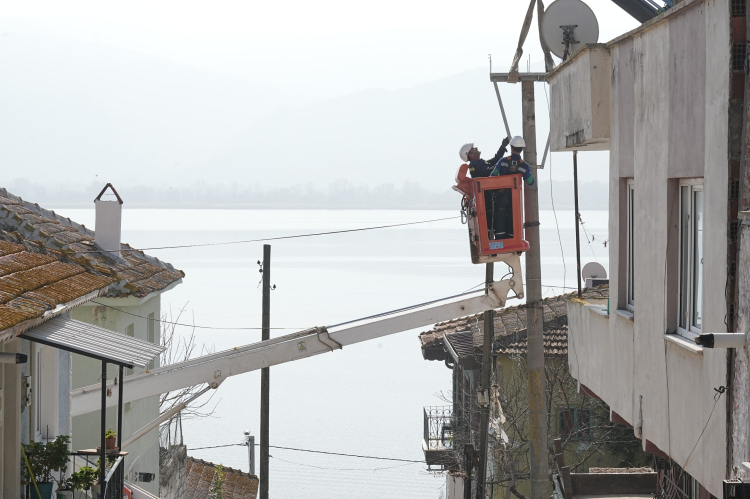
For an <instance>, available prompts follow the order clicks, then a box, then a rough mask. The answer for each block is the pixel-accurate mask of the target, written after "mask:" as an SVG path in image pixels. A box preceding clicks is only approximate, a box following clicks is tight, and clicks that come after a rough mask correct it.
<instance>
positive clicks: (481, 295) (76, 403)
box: [71, 253, 523, 416]
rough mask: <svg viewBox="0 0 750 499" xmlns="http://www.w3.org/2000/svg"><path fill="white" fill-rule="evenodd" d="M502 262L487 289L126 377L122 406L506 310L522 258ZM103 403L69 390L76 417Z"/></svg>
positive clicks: (519, 285) (519, 289)
mask: <svg viewBox="0 0 750 499" xmlns="http://www.w3.org/2000/svg"><path fill="white" fill-rule="evenodd" d="M503 261H505V262H506V263H507V264H508V266H510V267H511V269H512V276H511V277H510V278H509V279H506V280H502V281H498V282H493V283H492V284H491V285H490V286H489V287H488V289H487V290H485V291H475V292H471V293H464V294H461V295H457V296H453V297H449V298H445V299H442V300H437V301H433V302H428V303H424V304H421V305H415V306H412V307H407V308H403V309H400V310H395V311H393V312H387V313H384V314H379V315H375V316H372V317H367V318H364V319H358V320H356V321H352V322H347V323H343V324H338V325H335V326H327V327H322V326H321V327H313V328H310V329H306V330H304V331H299V332H296V333H292V334H288V335H285V336H280V337H278V338H272V339H270V340H266V341H261V342H258V343H252V344H250V345H246V346H241V347H235V348H233V349H231V350H225V351H222V352H217V353H214V354H211V355H206V356H203V357H198V358H195V359H191V360H187V361H184V362H179V363H176V364H171V365H168V366H164V367H160V368H158V369H153V370H150V371H146V372H144V373H140V374H136V375H133V376H128V377H126V378H125V380H124V383H125V384H124V386H123V388H124V390H123V391H124V399H123V402H131V401H134V400H139V399H143V398H147V397H152V396H155V395H160V394H162V393H167V392H170V391H174V390H179V389H182V388H186V387H189V386H196V385H200V384H203V383H206V384H207V385H208V386H210V387H212V388H216V387H218V386H219V385H220V384H221V383H222V382H223V381H224V380H225V379H226V378H228V377H229V376H235V375H237V374H242V373H246V372H250V371H255V370H258V369H261V368H264V367H270V366H275V365H278V364H283V363H285V362H291V361H294V360H299V359H304V358H306V357H312V356H313V355H318V354H321V353H327V352H333V351H334V350H340V349H342V348H343V347H345V346H349V345H353V344H355V343H360V342H362V341H367V340H372V339H375V338H380V337H382V336H387V335H390V334H395V333H399V332H401V331H407V330H409V329H414V328H417V327H423V326H427V325H431V324H435V323H437V322H442V321H446V320H450V319H455V318H457V317H463V316H466V315H471V314H476V313H479V312H484V311H486V310H490V309H495V308H499V307H503V306H505V301H506V299H507V296H508V293H509V292H510V291H511V290H513V291H514V292H515V293H516V296H523V280H522V274H521V261H520V256H519V254H517V253H509V254H506V255H503ZM100 404H101V385H91V386H86V387H83V388H78V389H76V390H73V391H72V392H71V415H72V416H78V415H80V414H86V413H89V412H93V411H95V410H98V409H99V407H100ZM114 405H117V397H108V398H107V406H114Z"/></svg>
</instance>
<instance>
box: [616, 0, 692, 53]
mask: <svg viewBox="0 0 750 499" xmlns="http://www.w3.org/2000/svg"><path fill="white" fill-rule="evenodd" d="M703 2H705V0H683V1H682V2H680V3H678V4H677V5H675V6H674V7H672V8H671V9H669V10H665V11H664V12H662V13H661V14H659V15H658V16H656V17H652V18H651V19H649V20H648V21H646V22H645V23H643V24H641V25H640V26H638V27H637V28H635V29H632V30H630V31H628V32H627V33H623V34H622V35H620V36H618V37H616V38H613V39H612V40H610V41H608V42H607V43H606V44H605V45H606V46H607V48H609V47H613V46H615V45H617V44H618V43H620V42H623V41H625V40H627V39H629V38H632V37H634V36H636V35H638V34H640V33H642V32H644V31H647V30H649V29H650V28H653V27H654V26H656V25H657V24H661V23H662V21H664V20H665V19H667V18H669V17H671V16H674V15H677V14H679V13H680V12H682V11H684V10H687V9H690V8H691V7H695V6H696V5H698V4H699V3H703Z"/></svg>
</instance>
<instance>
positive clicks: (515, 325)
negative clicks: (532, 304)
mask: <svg viewBox="0 0 750 499" xmlns="http://www.w3.org/2000/svg"><path fill="white" fill-rule="evenodd" d="M576 295H577V293H568V294H564V295H558V296H553V297H550V298H545V299H544V300H542V306H543V309H544V331H545V334H546V333H548V332H552V331H560V330H562V329H564V328H566V327H567V325H568V310H567V305H566V302H567V300H568V299H570V298H572V297H574V296H576ZM608 296H609V286H608V285H606V284H605V285H602V286H599V287H597V288H587V289H585V290H584V291H583V298H584V299H594V298H605V299H606V298H607V297H608ZM526 313H527V312H526V305H525V304H523V305H517V306H514V307H506V308H500V309H496V310H495V320H494V326H495V350H496V351H498V352H502V350H503V349H506V348H510V345H516V347H514V348H516V349H521V348H522V349H523V351H524V352H525V347H521V344H525V342H526ZM459 331H471V332H472V334H473V336H474V346H475V348H479V349H481V345H482V344H483V333H484V314H483V313H480V314H475V315H470V316H467V317H461V318H458V319H453V320H450V321H446V322H440V323H438V324H435V326H434V327H433V328H432V329H430V330H429V331H424V332H422V333H420V335H419V340H420V343H421V344H422V355H423V357H424V358H425V359H427V360H444V359H445V354H444V339H443V337H444V335H445V334H446V333H454V332H459ZM566 336H567V335H566ZM546 342H547V341H546V339H545V344H546ZM552 343H555V341H552V340H551V344H552ZM566 343H567V342H566ZM556 348H557V347H553V350H554V349H556ZM564 349H565V351H566V353H567V344H566V345H565V347H564Z"/></svg>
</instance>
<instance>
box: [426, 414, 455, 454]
mask: <svg viewBox="0 0 750 499" xmlns="http://www.w3.org/2000/svg"><path fill="white" fill-rule="evenodd" d="M454 424H455V423H454V421H453V408H452V406H449V405H446V406H432V407H425V408H424V441H425V443H426V444H427V449H428V450H450V449H453V431H454V429H455V426H454Z"/></svg>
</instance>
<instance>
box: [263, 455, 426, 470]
mask: <svg viewBox="0 0 750 499" xmlns="http://www.w3.org/2000/svg"><path fill="white" fill-rule="evenodd" d="M269 457H271V458H273V459H275V460H277V461H281V462H283V463H288V464H294V465H296V466H306V467H308V468H316V469H319V470H332V471H380V470H392V469H393V468H403V467H404V466H413V465H415V464H417V463H406V464H397V465H395V466H387V467H385V468H329V467H327V466H315V465H314V464H304V463H295V462H294V461H287V460H286V459H281V458H279V457H275V456H269ZM419 464H424V463H422V462H421V461H420V463H419Z"/></svg>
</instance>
